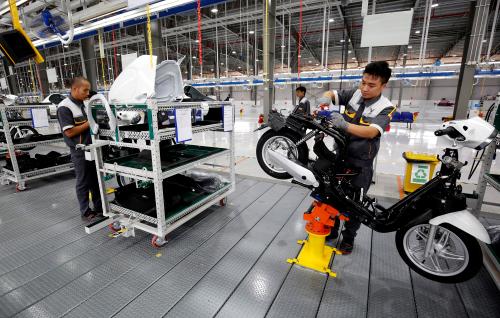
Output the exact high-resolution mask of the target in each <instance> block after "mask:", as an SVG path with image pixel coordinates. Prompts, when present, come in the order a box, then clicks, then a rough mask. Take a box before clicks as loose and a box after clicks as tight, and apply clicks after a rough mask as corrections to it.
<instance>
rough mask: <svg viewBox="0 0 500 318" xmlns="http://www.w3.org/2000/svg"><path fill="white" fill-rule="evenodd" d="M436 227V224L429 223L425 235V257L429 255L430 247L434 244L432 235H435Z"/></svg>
mask: <svg viewBox="0 0 500 318" xmlns="http://www.w3.org/2000/svg"><path fill="white" fill-rule="evenodd" d="M437 228H438V226H437V225H432V224H431V228H430V230H429V235H428V236H427V244H426V245H425V253H424V256H425V257H429V256H430V255H431V252H432V248H433V245H434V244H433V243H434V236H436V232H437Z"/></svg>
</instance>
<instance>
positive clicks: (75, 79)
mask: <svg viewBox="0 0 500 318" xmlns="http://www.w3.org/2000/svg"><path fill="white" fill-rule="evenodd" d="M88 81H89V80H88V79H86V78H85V77H83V76H77V77H73V78H72V79H71V80H70V81H69V87H70V88H73V87H75V86H78V85H80V84H81V83H83V82H88Z"/></svg>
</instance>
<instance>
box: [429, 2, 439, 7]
mask: <svg viewBox="0 0 500 318" xmlns="http://www.w3.org/2000/svg"><path fill="white" fill-rule="evenodd" d="M437 6H439V3H433V4H432V5H431V8H435V7H437Z"/></svg>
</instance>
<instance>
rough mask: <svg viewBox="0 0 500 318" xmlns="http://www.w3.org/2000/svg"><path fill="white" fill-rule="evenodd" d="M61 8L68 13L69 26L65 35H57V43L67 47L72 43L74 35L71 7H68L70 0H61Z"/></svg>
mask: <svg viewBox="0 0 500 318" xmlns="http://www.w3.org/2000/svg"><path fill="white" fill-rule="evenodd" d="M61 6H62V7H63V8H64V7H65V8H66V10H67V11H68V24H69V31H68V33H66V34H65V35H61V34H59V33H57V34H56V35H57V37H58V38H59V41H61V43H62V44H63V45H68V44H70V43H71V42H73V35H74V34H75V30H74V26H73V14H72V13H71V6H70V0H61Z"/></svg>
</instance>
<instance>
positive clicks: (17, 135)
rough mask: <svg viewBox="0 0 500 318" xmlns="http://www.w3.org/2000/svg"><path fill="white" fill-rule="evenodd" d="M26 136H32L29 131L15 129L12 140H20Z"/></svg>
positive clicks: (31, 132)
mask: <svg viewBox="0 0 500 318" xmlns="http://www.w3.org/2000/svg"><path fill="white" fill-rule="evenodd" d="M28 135H33V131H31V130H29V129H19V128H17V129H16V130H15V133H14V139H21V138H24V137H27V136H28Z"/></svg>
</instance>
